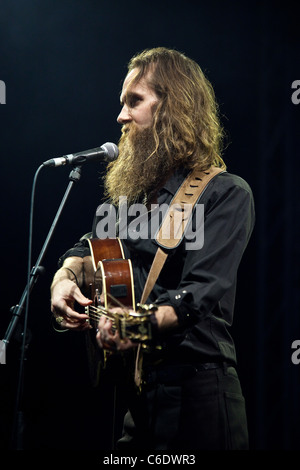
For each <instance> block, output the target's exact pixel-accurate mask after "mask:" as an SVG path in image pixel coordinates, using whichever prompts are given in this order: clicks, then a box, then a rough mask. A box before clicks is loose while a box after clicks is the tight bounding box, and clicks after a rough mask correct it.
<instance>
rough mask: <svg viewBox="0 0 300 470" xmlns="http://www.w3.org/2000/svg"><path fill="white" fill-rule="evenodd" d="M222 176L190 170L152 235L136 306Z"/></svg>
mask: <svg viewBox="0 0 300 470" xmlns="http://www.w3.org/2000/svg"><path fill="white" fill-rule="evenodd" d="M222 172H224V170H223V169H221V168H218V167H211V168H210V169H209V170H206V171H200V170H199V169H197V168H196V169H194V170H193V171H192V172H191V173H190V174H189V175H188V176H187V177H186V179H185V180H184V181H183V183H182V185H181V186H180V187H179V189H178V191H177V192H176V194H175V195H174V197H173V199H172V201H171V203H170V205H169V209H168V211H167V213H166V215H165V217H164V220H163V222H162V224H161V226H160V228H159V230H158V232H157V234H156V237H155V239H156V241H157V243H158V245H159V247H158V249H157V252H156V254H155V257H154V259H153V262H152V265H151V268H150V271H149V274H148V277H147V280H146V283H145V286H144V290H143V294H142V297H141V301H140V303H142V304H143V303H145V302H146V300H147V298H148V297H149V295H150V293H151V291H152V289H153V287H154V285H155V283H156V281H157V278H158V276H159V274H160V272H161V270H162V268H163V266H164V264H165V261H166V259H167V257H168V251H164V250H163V248H164V249H165V250H169V249H173V248H176V247H177V246H178V245H179V244H180V242H181V240H182V239H183V237H184V233H185V229H186V228H187V226H188V224H189V222H190V219H191V217H192V213H193V209H194V207H195V204H196V203H197V202H198V201H199V198H200V197H201V195H202V194H203V192H204V190H205V188H206V186H207V185H208V183H209V182H210V181H211V180H212V178H214V177H215V176H216V175H218V174H219V173H222ZM141 352H142V351H141V345H140V344H139V345H138V348H137V354H136V362H135V377H134V380H135V383H136V385H137V386H138V387H140V385H141V380H142V354H141Z"/></svg>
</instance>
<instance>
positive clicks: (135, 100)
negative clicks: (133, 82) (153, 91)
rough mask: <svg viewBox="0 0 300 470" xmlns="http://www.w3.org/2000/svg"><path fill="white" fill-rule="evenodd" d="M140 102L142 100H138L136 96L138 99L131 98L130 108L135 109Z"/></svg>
mask: <svg viewBox="0 0 300 470" xmlns="http://www.w3.org/2000/svg"><path fill="white" fill-rule="evenodd" d="M140 101H141V98H138V97H137V96H136V97H133V98H130V100H129V103H128V104H129V106H130V108H134V107H135V106H137V105H138V104H139V102H140Z"/></svg>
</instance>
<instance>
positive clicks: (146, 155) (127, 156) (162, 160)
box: [104, 123, 172, 205]
mask: <svg viewBox="0 0 300 470" xmlns="http://www.w3.org/2000/svg"><path fill="white" fill-rule="evenodd" d="M155 149H156V145H155V140H154V133H153V128H152V127H151V128H150V127H148V128H146V129H142V130H139V129H138V128H137V127H136V125H135V124H133V123H131V124H129V125H127V126H124V127H123V129H122V136H121V138H120V142H119V156H118V158H117V160H115V161H114V162H112V163H110V164H109V166H108V171H107V174H106V177H105V180H104V185H105V193H106V196H108V198H109V199H110V201H111V202H112V203H113V204H116V205H118V203H119V198H120V197H122V196H123V197H124V196H125V197H126V198H127V203H128V204H133V203H137V202H141V203H144V204H149V203H151V202H153V201H154V199H155V195H156V193H157V191H158V189H159V188H160V187H161V186H162V185H163V183H164V182H165V180H166V179H167V177H168V175H169V174H170V172H171V170H172V161H171V157H170V156H169V154H167V152H165V151H163V150H162V149H161V148H160V147H159V148H158V149H157V150H155Z"/></svg>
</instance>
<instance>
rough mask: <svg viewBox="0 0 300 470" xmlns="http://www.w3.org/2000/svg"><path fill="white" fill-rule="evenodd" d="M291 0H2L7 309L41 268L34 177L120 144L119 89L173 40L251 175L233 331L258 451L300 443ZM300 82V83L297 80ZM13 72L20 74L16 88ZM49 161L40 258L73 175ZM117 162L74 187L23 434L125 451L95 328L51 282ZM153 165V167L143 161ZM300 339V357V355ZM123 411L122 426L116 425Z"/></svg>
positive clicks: (2, 419)
mask: <svg viewBox="0 0 300 470" xmlns="http://www.w3.org/2000/svg"><path fill="white" fill-rule="evenodd" d="M296 3H297V2H289V1H285V2H282V3H278V2H275V1H274V2H272V1H260V2H256V1H252V2H250V1H246V2H233V1H232V2H229V1H216V0H212V1H210V2H204V1H201V0H199V1H191V0H185V1H184V2H174V1H160V2H157V1H156V0H152V1H151V2H147V1H143V2H139V1H133V0H128V1H126V2H121V1H117V0H110V1H100V0H99V1H96V0H86V1H83V0H73V1H67V0H59V1H53V0H52V1H50V0H43V1H38V0H26V1H25V0H23V1H22V0H1V2H0V80H1V82H0V85H1V95H0V101H1V106H0V126H1V127H0V153H1V185H0V187H1V202H2V209H1V251H2V277H1V279H2V280H1V304H2V308H1V316H0V333H1V338H0V339H2V338H4V336H5V334H6V332H7V328H8V326H9V324H10V321H11V311H10V309H11V307H12V306H14V305H16V304H17V303H18V302H19V301H20V298H21V295H22V292H23V290H24V288H25V286H26V279H27V256H28V230H29V213H30V197H31V190H32V184H33V178H34V174H35V172H36V170H37V169H38V167H39V166H40V165H41V163H42V162H43V161H45V160H47V159H49V158H52V157H57V156H60V155H64V154H67V153H73V152H78V151H81V150H86V149H89V148H93V147H97V146H100V145H102V144H103V143H104V142H107V141H111V142H115V143H117V142H118V138H119V135H120V128H119V125H118V124H117V122H116V117H117V115H118V113H119V109H120V106H119V92H120V90H121V84H122V80H123V78H124V75H125V74H126V64H127V62H128V60H129V59H130V58H131V56H132V55H133V54H134V53H136V52H138V51H141V50H142V49H144V48H150V47H156V46H167V47H172V48H176V49H178V50H180V51H182V52H185V53H186V54H187V55H188V56H190V57H192V58H193V59H195V60H196V61H197V62H198V63H199V64H200V65H201V67H202V68H203V70H204V71H205V73H206V74H207V76H208V78H209V79H210V80H211V82H212V84H213V86H214V88H215V91H216V95H217V99H218V101H219V104H220V109H221V113H222V116H223V123H224V126H225V128H226V130H227V134H228V147H227V150H226V153H225V156H224V158H225V160H226V163H227V165H228V170H229V171H230V172H233V173H237V174H239V175H240V176H242V177H243V178H245V179H246V180H247V181H248V182H249V184H250V185H251V187H252V189H253V192H254V196H255V201H256V212H257V222H256V227H255V232H254V235H253V237H252V240H251V242H250V244H249V247H248V249H247V251H246V253H245V257H244V259H243V261H242V263H241V266H240V270H239V283H238V293H237V301H236V314H235V324H234V328H233V334H234V337H235V340H236V345H237V352H238V358H239V373H240V377H241V381H242V385H243V389H244V394H245V397H246V402H247V409H248V417H249V430H250V442H251V449H253V450H300V431H299V429H300V428H299V424H298V423H299V421H300V400H299V396H300V380H299V377H300V364H298V362H299V359H298V358H299V357H300V355H297V351H295V350H294V349H293V348H292V345H293V342H294V341H300V320H299V315H300V309H299V244H298V241H299V184H298V179H299V177H298V166H299V162H298V160H299V145H300V138H299V123H300V102H299V101H300V93H298V92H297V89H298V88H299V85H300V82H299V81H300V66H299V50H300V36H299V32H298V31H299V7H297V6H296ZM297 81H298V83H297ZM4 85H5V86H4ZM70 170H71V169H70V167H61V168H55V169H54V168H47V169H46V168H44V169H43V170H42V171H41V173H40V174H39V177H38V180H37V185H36V197H35V205H34V223H33V245H32V262H33V264H34V263H35V261H36V260H37V257H38V255H39V253H40V250H41V248H42V245H43V243H44V241H45V238H46V236H47V234H48V231H49V229H50V226H51V224H52V222H53V219H54V217H55V214H56V211H57V208H58V206H59V204H60V202H61V199H62V197H63V194H64V192H65V189H66V187H67V185H68V182H69V173H70ZM104 171H105V165H104V164H101V163H99V164H95V163H90V164H87V165H85V166H84V167H83V169H82V176H81V179H80V181H79V182H78V183H76V184H75V186H74V188H73V189H72V191H71V194H70V197H69V199H68V201H67V204H66V206H65V208H64V211H63V213H62V216H61V218H60V220H59V222H58V225H57V228H56V230H55V233H54V235H53V238H52V240H51V242H50V246H49V248H48V250H47V252H46V255H45V257H44V259H43V263H42V264H43V266H44V268H45V273H44V275H43V276H41V277H39V279H38V282H37V284H36V286H35V287H34V289H33V291H32V294H31V296H30V302H29V316H28V335H27V341H26V344H27V345H28V347H27V351H26V361H25V375H24V388H23V391H22V394H21V398H22V399H21V403H20V410H21V411H22V416H23V425H24V430H23V432H22V428H21V427H20V426H19V428H18V429H19V431H20V432H19V434H18V439H19V440H18V442H17V443H14V446H15V448H19V449H22V448H23V449H29V450H35V449H39V450H47V451H49V450H57V449H63V448H66V449H69V450H73V449H74V450H78V449H82V450H97V449H111V445H112V444H111V442H112V439H114V437H117V436H118V435H119V433H120V429H121V417H122V413H123V402H122V396H121V395H115V394H114V390H113V389H112V388H110V387H109V386H106V385H104V384H102V385H101V386H100V388H99V389H96V390H95V389H94V388H93V387H92V386H91V383H90V381H89V375H88V371H87V360H86V352H85V344H84V338H83V336H82V335H80V334H72V333H66V334H57V333H55V332H54V331H53V329H52V327H51V322H50V318H51V315H50V302H49V299H50V296H49V286H50V283H51V278H52V276H53V274H54V272H55V270H56V267H57V260H58V258H59V256H60V255H61V254H62V253H64V252H65V251H66V250H67V249H68V248H69V247H70V246H72V245H73V243H74V242H76V241H77V240H78V238H79V237H80V236H81V235H82V234H83V233H85V232H88V231H89V230H90V228H91V222H92V217H93V214H94V211H95V209H96V207H97V205H98V204H99V203H100V202H101V197H102V187H101V174H102V173H103V172H104ZM136 176H137V178H138V175H136ZM23 320H24V315H23V314H22V315H21V319H20V320H19V321H18V322H17V326H16V328H15V329H14V334H13V336H12V338H11V341H10V343H9V345H8V347H7V350H6V365H5V364H1V365H0V377H1V384H0V385H1V388H0V396H1V404H0V423H1V428H0V429H1V436H0V437H1V439H0V447H2V448H3V449H8V448H9V447H10V436H11V425H12V421H13V419H12V418H13V414H14V413H13V411H14V407H15V399H16V391H17V383H18V374H19V359H20V345H21V340H22V328H23ZM293 352H294V353H295V355H294V357H295V360H294V362H293V361H292V354H293ZM113 413H115V426H114V427H113V424H112V423H113V419H112V416H113Z"/></svg>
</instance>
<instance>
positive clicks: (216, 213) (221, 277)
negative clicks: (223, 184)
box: [156, 185, 255, 325]
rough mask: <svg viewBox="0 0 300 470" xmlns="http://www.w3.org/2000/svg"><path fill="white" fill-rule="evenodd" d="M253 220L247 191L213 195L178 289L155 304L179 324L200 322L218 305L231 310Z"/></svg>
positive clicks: (238, 189) (236, 189)
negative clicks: (170, 309) (165, 307)
mask: <svg viewBox="0 0 300 470" xmlns="http://www.w3.org/2000/svg"><path fill="white" fill-rule="evenodd" d="M254 218H255V215H254V202H253V196H252V192H251V190H250V188H249V189H248V188H247V187H243V186H242V185H233V186H231V187H229V188H227V190H226V191H223V192H219V193H218V194H217V193H215V194H213V196H212V197H211V200H210V202H209V204H207V207H206V208H205V216H204V243H203V246H202V248H201V249H197V250H186V251H185V261H184V265H183V270H182V275H181V280H180V282H179V284H178V286H177V287H176V288H175V289H174V290H166V291H165V292H163V293H162V294H161V295H159V297H158V298H157V300H156V303H157V304H158V305H171V306H172V307H173V308H174V309H175V311H176V313H177V316H178V319H179V323H180V324H181V325H188V324H195V323H197V322H199V320H201V319H203V318H205V317H207V316H208V315H210V314H211V312H213V311H214V309H215V307H216V305H218V304H220V303H221V302H222V308H224V309H225V310H226V304H228V311H230V308H231V307H232V303H234V296H235V285H236V276H237V270H238V266H239V264H240V261H241V258H242V255H243V252H244V250H245V248H246V246H247V243H248V241H249V238H250V235H251V232H252V230H253V224H254ZM193 224H195V220H193ZM183 243H184V240H183ZM229 304H231V305H229Z"/></svg>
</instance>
